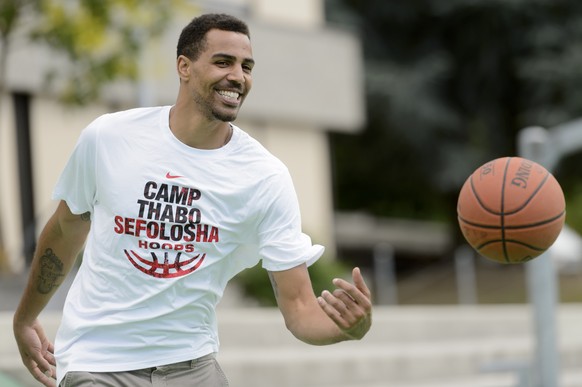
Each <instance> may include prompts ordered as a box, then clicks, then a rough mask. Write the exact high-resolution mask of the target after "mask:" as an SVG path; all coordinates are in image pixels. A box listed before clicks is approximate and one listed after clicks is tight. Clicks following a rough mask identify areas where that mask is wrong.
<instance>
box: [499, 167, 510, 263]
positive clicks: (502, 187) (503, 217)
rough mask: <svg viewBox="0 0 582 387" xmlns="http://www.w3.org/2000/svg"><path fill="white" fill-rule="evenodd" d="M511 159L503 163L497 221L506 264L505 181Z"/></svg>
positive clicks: (507, 257)
mask: <svg viewBox="0 0 582 387" xmlns="http://www.w3.org/2000/svg"><path fill="white" fill-rule="evenodd" d="M511 160H512V158H511V157H509V158H507V162H506V163H505V169H504V171H503V180H502V181H501V208H500V210H501V213H500V214H499V220H500V222H501V239H502V248H503V257H504V258H505V261H506V262H509V254H508V252H507V244H506V240H505V214H504V211H505V181H506V179H507V170H508V169H509V164H510V163H511Z"/></svg>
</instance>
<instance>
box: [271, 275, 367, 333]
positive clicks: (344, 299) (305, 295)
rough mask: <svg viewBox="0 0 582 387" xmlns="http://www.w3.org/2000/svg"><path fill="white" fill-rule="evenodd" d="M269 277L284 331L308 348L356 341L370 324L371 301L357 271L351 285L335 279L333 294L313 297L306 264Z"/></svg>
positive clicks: (323, 293) (326, 291)
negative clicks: (283, 322)
mask: <svg viewBox="0 0 582 387" xmlns="http://www.w3.org/2000/svg"><path fill="white" fill-rule="evenodd" d="M269 277H270V279H271V283H272V284H273V290H274V292H275V296H276V298H277V303H278V305H279V309H280V310H281V313H282V314H283V317H284V319H285V325H286V326H287V329H289V331H291V333H293V335H294V336H295V337H297V338H298V339H299V340H302V341H304V342H306V343H309V344H314V345H326V344H333V343H337V342H340V341H345V340H359V339H361V338H362V337H364V335H365V334H366V333H367V332H368V330H369V329H370V326H371V324H372V301H371V294H370V290H369V289H368V287H367V286H366V283H365V282H364V279H363V277H362V274H361V273H360V270H359V269H358V268H355V269H353V271H352V279H353V283H350V282H348V281H346V280H343V279H340V278H336V279H334V280H333V284H334V285H335V286H336V289H335V290H333V291H332V292H330V291H328V290H325V291H323V292H322V294H321V296H319V297H316V296H315V293H314V292H313V287H312V284H311V280H310V278H309V272H308V270H307V266H306V265H305V264H302V265H299V266H297V267H294V268H292V269H289V270H284V271H270V272H269Z"/></svg>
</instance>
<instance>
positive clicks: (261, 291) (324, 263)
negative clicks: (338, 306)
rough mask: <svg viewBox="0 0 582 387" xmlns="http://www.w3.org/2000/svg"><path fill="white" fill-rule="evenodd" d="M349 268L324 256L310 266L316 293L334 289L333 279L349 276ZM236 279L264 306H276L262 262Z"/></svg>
mask: <svg viewBox="0 0 582 387" xmlns="http://www.w3.org/2000/svg"><path fill="white" fill-rule="evenodd" d="M348 274H349V268H347V267H346V266H345V265H343V264H342V263H340V262H338V261H332V260H330V259H325V258H322V259H320V260H318V261H317V262H315V263H314V264H313V265H311V266H310V267H309V276H310V277H311V283H312V286H313V290H314V292H315V294H316V295H319V294H321V292H322V291H323V290H326V289H328V290H332V288H333V285H332V283H331V281H332V280H333V279H334V278H344V277H346V276H348ZM235 281H236V282H237V283H238V284H240V285H241V287H242V288H243V291H244V293H245V295H246V296H247V297H249V298H251V299H254V300H256V301H258V302H259V304H260V305H262V306H276V305H277V300H276V299H275V296H274V293H273V288H272V286H271V281H270V280H269V275H268V274H267V271H266V270H265V269H263V268H262V267H261V265H260V264H258V265H256V266H254V267H252V268H250V269H247V270H244V271H243V272H241V273H240V274H238V275H237V276H236V277H235Z"/></svg>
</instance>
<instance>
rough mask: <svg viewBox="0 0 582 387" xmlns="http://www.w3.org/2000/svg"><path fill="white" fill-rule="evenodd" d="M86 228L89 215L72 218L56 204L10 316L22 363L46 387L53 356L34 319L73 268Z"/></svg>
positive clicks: (51, 381) (63, 206)
mask: <svg viewBox="0 0 582 387" xmlns="http://www.w3.org/2000/svg"><path fill="white" fill-rule="evenodd" d="M90 226H91V222H90V216H89V213H86V214H82V215H75V214H73V213H72V212H71V210H70V209H69V207H68V206H67V204H66V203H65V202H64V201H61V202H60V203H59V206H58V208H57V210H56V211H55V213H54V214H53V216H52V217H51V218H50V219H49V221H48V222H47V224H46V226H45V227H44V229H43V230H42V232H41V234H40V237H39V240H38V246H37V251H36V252H35V256H34V259H33V261H32V265H31V268H30V274H29V278H28V284H27V286H26V288H25V290H24V293H23V295H22V298H21V300H20V304H19V306H18V308H17V310H16V313H15V314H14V321H13V327H14V335H15V338H16V342H17V344H18V348H19V351H20V355H21V357H22V361H23V363H24V365H25V366H26V368H28V370H29V372H30V373H31V374H32V375H33V376H34V377H35V378H36V379H37V380H39V381H40V382H41V383H43V384H44V385H46V386H53V385H54V370H53V369H52V367H51V365H52V366H54V356H53V350H52V344H51V343H50V342H49V341H48V340H47V338H46V336H45V334H44V332H43V330H42V327H41V326H40V324H39V323H38V321H37V318H38V316H39V314H40V312H41V311H42V310H43V309H44V307H45V306H46V305H47V303H48V302H49V300H50V299H51V297H52V296H53V295H54V293H55V292H56V290H57V289H58V287H59V286H60V285H61V283H62V282H63V279H64V278H65V277H66V275H67V274H68V273H69V271H70V270H71V268H72V267H73V265H74V263H75V260H76V258H77V255H78V254H79V251H80V250H81V248H82V247H83V244H84V243H85V240H86V238H87V234H88V233H89V228H90ZM47 371H48V372H47ZM47 374H48V376H47Z"/></svg>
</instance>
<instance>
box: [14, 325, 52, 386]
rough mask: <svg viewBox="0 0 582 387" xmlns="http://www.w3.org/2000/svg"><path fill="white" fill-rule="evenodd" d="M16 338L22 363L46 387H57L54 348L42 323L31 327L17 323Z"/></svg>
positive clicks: (15, 327)
mask: <svg viewBox="0 0 582 387" xmlns="http://www.w3.org/2000/svg"><path fill="white" fill-rule="evenodd" d="M14 337H15V338H16V343H17V344H18V350H19V352H20V356H21V357H22V362H23V363H24V365H25V366H26V368H27V369H28V371H29V372H30V373H31V374H32V376H34V378H35V379H36V380H38V381H39V382H41V383H42V384H43V385H44V386H47V387H56V381H55V379H56V369H55V366H56V362H55V357H54V354H53V352H54V347H53V344H52V343H51V342H50V341H49V340H48V339H47V337H46V335H45V333H44V330H43V329H42V326H41V325H40V323H39V322H38V321H36V320H35V321H34V322H33V323H32V324H31V325H22V324H17V323H15V324H14Z"/></svg>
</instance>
